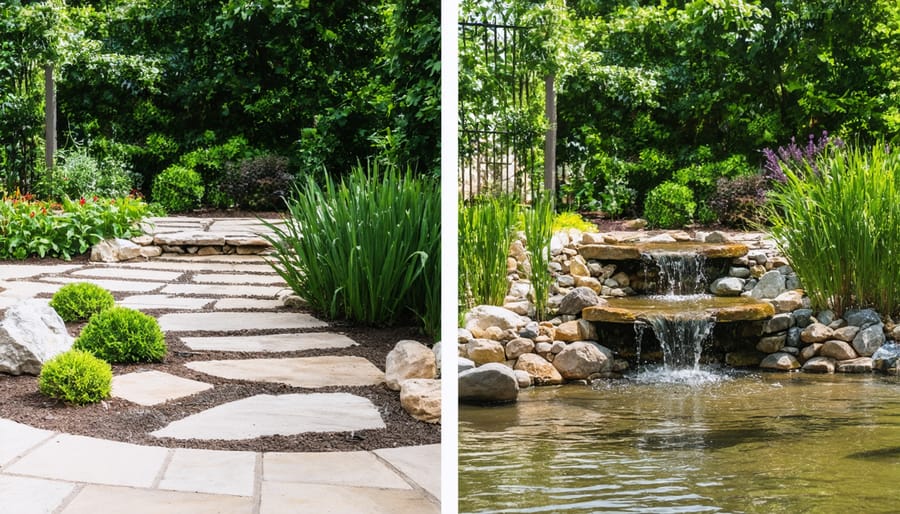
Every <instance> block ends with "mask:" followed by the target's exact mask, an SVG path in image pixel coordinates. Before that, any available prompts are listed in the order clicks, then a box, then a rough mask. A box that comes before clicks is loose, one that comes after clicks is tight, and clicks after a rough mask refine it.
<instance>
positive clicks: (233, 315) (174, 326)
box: [159, 312, 328, 332]
mask: <svg viewBox="0 0 900 514" xmlns="http://www.w3.org/2000/svg"><path fill="white" fill-rule="evenodd" d="M159 326H160V328H162V329H163V330H170V331H174V332H192V331H207V332H220V331H226V332H231V331H236V330H279V329H281V330H283V329H288V328H323V327H327V326H328V324H327V323H325V322H324V321H320V320H318V319H316V318H314V317H312V316H310V315H309V314H303V313H300V312H185V313H175V314H163V315H162V316H160V317H159Z"/></svg>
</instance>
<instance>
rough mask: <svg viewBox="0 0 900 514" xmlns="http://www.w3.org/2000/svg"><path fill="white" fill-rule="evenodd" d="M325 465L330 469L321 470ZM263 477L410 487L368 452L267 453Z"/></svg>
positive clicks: (268, 478)
mask: <svg viewBox="0 0 900 514" xmlns="http://www.w3.org/2000/svg"><path fill="white" fill-rule="evenodd" d="M322 469H328V470H331V471H332V473H328V474H322V473H319V470H322ZM263 479H264V480H271V481H273V482H303V483H316V484H332V485H344V486H354V487H379V488H382V489H412V486H410V485H409V483H407V482H406V480H403V478H402V477H401V476H400V475H398V474H397V473H396V472H394V471H393V470H391V469H390V468H389V467H387V466H386V465H385V464H384V463H383V462H381V461H379V460H378V458H377V457H375V455H374V454H372V453H371V452H339V453H267V454H265V456H263Z"/></svg>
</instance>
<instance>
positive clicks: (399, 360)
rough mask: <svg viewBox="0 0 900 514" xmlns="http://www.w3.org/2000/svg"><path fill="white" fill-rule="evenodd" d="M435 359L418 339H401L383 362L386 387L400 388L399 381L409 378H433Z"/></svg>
mask: <svg viewBox="0 0 900 514" xmlns="http://www.w3.org/2000/svg"><path fill="white" fill-rule="evenodd" d="M436 375H437V360H436V359H435V355H434V352H432V351H431V349H430V348H428V347H427V346H425V345H424V344H422V343H420V342H418V341H411V340H408V339H407V340H403V341H399V342H398V343H397V344H396V345H394V349H393V350H391V351H390V352H388V354H387V360H386V361H385V364H384V381H385V384H386V385H387V386H388V389H391V390H393V391H399V390H400V383H401V382H403V381H404V380H407V379H410V378H427V379H433V378H434V377H435V376H436Z"/></svg>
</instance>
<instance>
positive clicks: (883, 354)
mask: <svg viewBox="0 0 900 514" xmlns="http://www.w3.org/2000/svg"><path fill="white" fill-rule="evenodd" d="M898 361H900V343H897V342H889V343H885V344H884V345H882V346H881V348H879V349H878V350H876V351H875V353H873V354H872V362H873V365H874V367H875V369H881V370H884V369H890V368H894V367H896V366H897V363H898Z"/></svg>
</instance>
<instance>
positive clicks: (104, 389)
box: [38, 349, 113, 405]
mask: <svg viewBox="0 0 900 514" xmlns="http://www.w3.org/2000/svg"><path fill="white" fill-rule="evenodd" d="M112 376H113V375H112V368H111V367H110V365H109V363H107V362H104V361H103V360H102V359H98V358H97V357H95V356H94V355H92V354H91V353H89V352H85V351H82V350H75V349H73V350H69V351H67V352H65V353H61V354H59V355H57V356H56V357H53V358H52V359H50V360H49V361H47V362H45V363H44V366H43V367H42V368H41V374H40V375H39V376H38V390H39V391H40V392H41V394H44V395H46V396H49V397H50V398H56V399H58V400H63V401H66V402H69V403H74V404H76V405H84V404H87V403H97V402H99V401H100V400H103V399H104V398H109V395H110V391H111V390H112Z"/></svg>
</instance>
